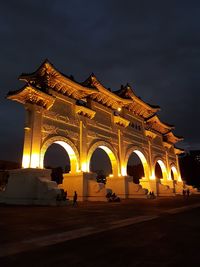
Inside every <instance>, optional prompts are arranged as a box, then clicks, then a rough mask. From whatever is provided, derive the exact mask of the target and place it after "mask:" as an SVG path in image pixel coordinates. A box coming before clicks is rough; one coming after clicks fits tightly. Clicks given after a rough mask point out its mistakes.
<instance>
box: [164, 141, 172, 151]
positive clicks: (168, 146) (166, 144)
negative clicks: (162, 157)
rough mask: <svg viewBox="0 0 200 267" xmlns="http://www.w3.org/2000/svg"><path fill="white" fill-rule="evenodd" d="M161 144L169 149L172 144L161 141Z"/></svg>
mask: <svg viewBox="0 0 200 267" xmlns="http://www.w3.org/2000/svg"><path fill="white" fill-rule="evenodd" d="M163 146H164V147H165V148H168V149H170V148H171V147H172V144H169V143H167V142H164V141H163Z"/></svg>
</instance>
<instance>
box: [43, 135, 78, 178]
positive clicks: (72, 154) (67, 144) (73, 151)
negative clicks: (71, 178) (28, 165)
mask: <svg viewBox="0 0 200 267" xmlns="http://www.w3.org/2000/svg"><path fill="white" fill-rule="evenodd" d="M54 143H55V144H59V145H61V146H62V147H63V148H64V149H65V151H66V152H67V153H68V155H69V159H70V166H71V170H70V172H71V173H75V172H77V171H78V170H79V153H78V150H77V148H76V146H75V145H74V144H73V142H72V141H71V140H69V139H68V138H66V137H63V136H53V137H50V138H48V139H47V140H46V141H45V142H44V143H43V145H42V147H41V150H40V168H42V169H43V168H44V166H43V165H44V155H45V153H46V151H47V149H48V147H50V145H52V144H54Z"/></svg>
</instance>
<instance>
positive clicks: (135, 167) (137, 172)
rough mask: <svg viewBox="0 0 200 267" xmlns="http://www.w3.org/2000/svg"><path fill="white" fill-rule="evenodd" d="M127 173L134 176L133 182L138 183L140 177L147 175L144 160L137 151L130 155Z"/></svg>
mask: <svg viewBox="0 0 200 267" xmlns="http://www.w3.org/2000/svg"><path fill="white" fill-rule="evenodd" d="M127 174H128V175H129V176H132V177H133V182H134V183H136V184H139V182H140V179H141V178H142V177H144V176H145V174H144V167H143V164H142V161H141V159H140V157H139V156H138V155H137V154H136V153H135V152H133V153H132V154H131V155H130V156H129V159H128V163H127Z"/></svg>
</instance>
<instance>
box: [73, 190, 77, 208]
mask: <svg viewBox="0 0 200 267" xmlns="http://www.w3.org/2000/svg"><path fill="white" fill-rule="evenodd" d="M77 199H78V195H77V193H76V191H74V196H73V206H75V205H78V203H77Z"/></svg>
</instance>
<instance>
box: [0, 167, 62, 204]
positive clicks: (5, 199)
mask: <svg viewBox="0 0 200 267" xmlns="http://www.w3.org/2000/svg"><path fill="white" fill-rule="evenodd" d="M50 173H51V170H45V169H16V170H11V171H9V179H8V184H7V186H6V190H5V191H4V192H1V194H0V202H1V203H5V204H18V205H56V198H57V195H59V194H60V189H59V188H58V187H57V184H56V182H53V181H51V175H50Z"/></svg>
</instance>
